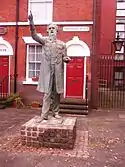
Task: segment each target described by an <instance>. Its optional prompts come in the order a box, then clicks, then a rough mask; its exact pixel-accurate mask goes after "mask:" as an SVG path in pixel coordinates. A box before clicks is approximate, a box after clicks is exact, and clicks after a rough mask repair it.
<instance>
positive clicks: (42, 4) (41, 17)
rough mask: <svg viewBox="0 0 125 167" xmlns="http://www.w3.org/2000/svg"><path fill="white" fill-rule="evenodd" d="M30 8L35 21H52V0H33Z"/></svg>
mask: <svg viewBox="0 0 125 167" xmlns="http://www.w3.org/2000/svg"><path fill="white" fill-rule="evenodd" d="M30 10H31V11H32V13H33V17H34V21H52V1H48V0H47V1H46V0H45V1H32V2H30Z"/></svg>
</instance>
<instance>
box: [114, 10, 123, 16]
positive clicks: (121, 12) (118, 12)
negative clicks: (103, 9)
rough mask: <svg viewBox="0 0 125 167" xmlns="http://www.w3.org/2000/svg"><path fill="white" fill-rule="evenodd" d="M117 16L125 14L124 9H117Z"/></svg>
mask: <svg viewBox="0 0 125 167" xmlns="http://www.w3.org/2000/svg"><path fill="white" fill-rule="evenodd" d="M116 15H117V16H125V10H117V14H116Z"/></svg>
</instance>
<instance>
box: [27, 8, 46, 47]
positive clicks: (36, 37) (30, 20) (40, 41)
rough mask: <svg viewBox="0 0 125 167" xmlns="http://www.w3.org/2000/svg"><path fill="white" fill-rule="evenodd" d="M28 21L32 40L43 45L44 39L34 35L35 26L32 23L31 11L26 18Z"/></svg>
mask: <svg viewBox="0 0 125 167" xmlns="http://www.w3.org/2000/svg"><path fill="white" fill-rule="evenodd" d="M28 19H29V23H30V31H31V36H32V38H33V39H34V40H35V41H37V42H39V43H40V44H41V45H44V44H45V40H44V38H41V37H39V36H38V35H37V33H36V29H35V25H34V21H33V15H32V12H31V11H30V15H29V16H28Z"/></svg>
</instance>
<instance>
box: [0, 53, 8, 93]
mask: <svg viewBox="0 0 125 167" xmlns="http://www.w3.org/2000/svg"><path fill="white" fill-rule="evenodd" d="M8 74H9V57H8V56H1V57H0V84H1V85H0V94H1V93H8V82H9V79H8ZM1 81H2V82H1Z"/></svg>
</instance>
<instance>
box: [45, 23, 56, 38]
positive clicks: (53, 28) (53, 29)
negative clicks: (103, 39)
mask: <svg viewBox="0 0 125 167" xmlns="http://www.w3.org/2000/svg"><path fill="white" fill-rule="evenodd" d="M57 31H58V27H57V25H55V24H50V25H49V26H48V27H47V32H48V34H49V36H56V35H57Z"/></svg>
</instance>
